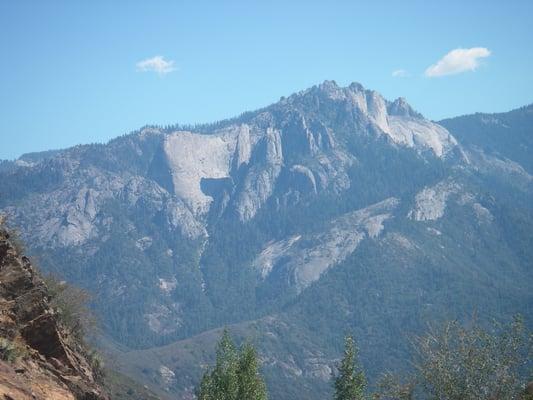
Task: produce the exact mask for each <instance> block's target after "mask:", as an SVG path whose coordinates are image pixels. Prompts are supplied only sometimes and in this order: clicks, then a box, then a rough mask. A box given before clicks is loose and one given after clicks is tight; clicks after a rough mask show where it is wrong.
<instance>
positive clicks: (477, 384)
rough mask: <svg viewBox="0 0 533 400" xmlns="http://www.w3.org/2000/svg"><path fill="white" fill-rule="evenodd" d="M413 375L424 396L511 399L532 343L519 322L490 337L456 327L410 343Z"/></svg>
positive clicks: (461, 399) (474, 327)
mask: <svg viewBox="0 0 533 400" xmlns="http://www.w3.org/2000/svg"><path fill="white" fill-rule="evenodd" d="M416 345H417V351H418V361H417V363H416V369H417V371H418V374H419V375H420V379H421V382H422V386H423V388H424V390H425V391H426V392H427V393H428V394H430V395H431V396H432V397H434V398H438V399H447V400H479V399H516V398H518V397H517V396H518V393H519V392H520V370H521V368H523V367H524V364H525V363H526V362H527V361H528V360H530V357H531V345H532V337H531V335H529V336H528V335H527V334H526V331H525V328H524V324H523V322H522V320H521V319H520V318H518V317H517V318H515V319H514V320H513V322H511V323H510V324H509V325H508V326H506V327H500V326H496V327H495V332H494V333H491V332H489V331H487V330H485V329H484V328H482V327H481V326H479V325H478V324H476V323H474V324H473V325H472V326H471V327H470V328H465V327H463V326H461V325H460V324H459V323H457V322H456V321H452V322H449V323H446V324H445V325H443V326H442V327H441V328H440V329H438V330H432V331H430V332H429V333H428V334H426V335H425V336H423V337H421V338H419V339H418V340H417V341H416Z"/></svg>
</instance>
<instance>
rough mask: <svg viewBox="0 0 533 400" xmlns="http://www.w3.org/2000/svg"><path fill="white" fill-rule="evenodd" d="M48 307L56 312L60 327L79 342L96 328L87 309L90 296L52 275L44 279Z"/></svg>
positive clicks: (94, 321)
mask: <svg viewBox="0 0 533 400" xmlns="http://www.w3.org/2000/svg"><path fill="white" fill-rule="evenodd" d="M44 281H45V284H46V286H47V287H48V293H49V295H50V306H51V307H52V308H53V309H54V310H55V311H56V313H57V317H58V320H59V322H60V323H61V325H62V326H63V327H64V328H65V329H67V330H68V331H69V333H70V334H71V335H72V336H74V337H75V338H76V339H77V340H78V341H79V342H83V339H84V336H85V334H86V333H88V332H89V331H91V330H93V329H94V328H95V326H96V319H95V317H94V314H93V313H92V312H91V310H90V309H89V306H88V304H89V301H90V299H91V296H90V295H89V293H88V292H87V291H85V290H83V289H80V288H78V287H76V286H72V285H69V284H68V283H67V282H65V281H61V280H59V279H57V278H56V277H54V276H52V275H48V276H46V277H44Z"/></svg>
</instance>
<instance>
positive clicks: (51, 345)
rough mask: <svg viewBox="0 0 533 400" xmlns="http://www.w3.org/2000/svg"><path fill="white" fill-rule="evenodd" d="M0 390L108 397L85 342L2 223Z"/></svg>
mask: <svg viewBox="0 0 533 400" xmlns="http://www.w3.org/2000/svg"><path fill="white" fill-rule="evenodd" d="M0 310H1V313H0V347H1V349H0V354H1V359H2V360H1V361H0V396H3V397H2V398H5V399H17V400H19V399H20V400H24V399H28V400H29V399H42V400H44V399H54V400H55V399H57V400H63V399H64V400H75V399H76V400H106V399H108V397H107V395H106V394H105V393H104V391H103V390H102V388H101V387H100V385H99V384H98V383H97V381H96V378H95V371H94V370H93V367H92V366H91V365H90V363H89V361H88V360H87V358H86V355H85V351H84V350H83V348H82V347H81V346H80V345H79V344H77V343H76V341H74V340H72V338H70V337H69V336H68V335H67V333H66V331H65V330H64V329H62V327H61V325H60V324H59V323H58V322H57V319H56V316H55V314H54V311H53V310H52V309H51V308H50V306H49V304H48V292H47V288H46V286H45V284H44V283H43V281H42V280H41V279H40V278H39V277H38V276H37V274H36V272H35V270H34V269H33V267H32V265H31V263H30V261H29V260H28V258H27V257H25V256H24V255H22V254H20V252H19V251H18V250H17V248H16V247H15V246H14V245H13V243H12V241H11V239H10V237H9V234H8V233H7V232H6V231H5V230H4V229H3V228H2V227H0Z"/></svg>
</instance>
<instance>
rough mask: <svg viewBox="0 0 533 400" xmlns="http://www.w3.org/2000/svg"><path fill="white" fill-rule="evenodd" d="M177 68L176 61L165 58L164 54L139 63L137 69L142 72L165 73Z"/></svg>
mask: <svg viewBox="0 0 533 400" xmlns="http://www.w3.org/2000/svg"><path fill="white" fill-rule="evenodd" d="M175 70H176V68H175V67H174V61H172V60H165V57H163V56H155V57H152V58H147V59H146V60H142V61H139V62H138V63H137V71H141V72H157V73H158V74H159V75H165V74H168V73H169V72H172V71H175Z"/></svg>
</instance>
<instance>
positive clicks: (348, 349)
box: [334, 336, 366, 400]
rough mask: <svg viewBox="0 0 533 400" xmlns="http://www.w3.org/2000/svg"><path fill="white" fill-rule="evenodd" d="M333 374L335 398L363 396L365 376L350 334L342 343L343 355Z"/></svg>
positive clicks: (352, 399) (345, 399) (346, 399)
mask: <svg viewBox="0 0 533 400" xmlns="http://www.w3.org/2000/svg"><path fill="white" fill-rule="evenodd" d="M338 369H339V371H338V374H337V375H336V376H335V380H334V387H335V396H334V399H335V400H362V399H364V397H365V389H366V377H365V374H364V372H363V370H362V369H361V367H360V366H359V364H358V359H357V346H356V344H355V341H354V339H353V338H352V337H351V336H347V337H346V339H345V344H344V357H343V358H342V361H341V363H340V365H339V368H338Z"/></svg>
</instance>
